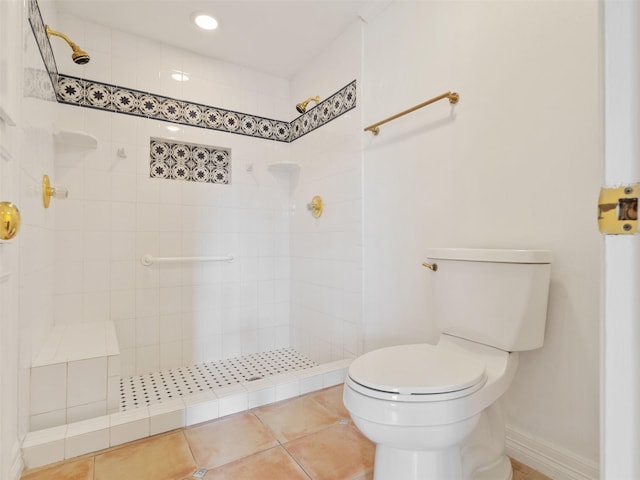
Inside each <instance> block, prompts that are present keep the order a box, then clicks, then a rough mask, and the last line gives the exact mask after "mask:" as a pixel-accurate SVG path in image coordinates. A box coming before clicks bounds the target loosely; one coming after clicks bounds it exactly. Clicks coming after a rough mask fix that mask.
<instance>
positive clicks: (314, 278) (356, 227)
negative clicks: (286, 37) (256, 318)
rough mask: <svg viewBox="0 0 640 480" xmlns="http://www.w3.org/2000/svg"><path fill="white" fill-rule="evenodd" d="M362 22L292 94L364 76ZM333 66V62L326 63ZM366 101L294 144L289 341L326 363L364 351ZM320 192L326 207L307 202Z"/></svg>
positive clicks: (296, 81)
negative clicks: (317, 209)
mask: <svg viewBox="0 0 640 480" xmlns="http://www.w3.org/2000/svg"><path fill="white" fill-rule="evenodd" d="M361 35H362V24H361V23H360V22H356V23H354V24H353V25H352V26H351V27H350V28H349V29H348V30H347V31H345V32H344V33H343V34H342V35H341V36H340V37H338V38H337V39H336V40H335V41H334V42H333V43H332V44H331V45H329V46H328V47H327V49H326V50H325V51H323V52H322V53H321V54H320V55H319V56H317V57H316V58H314V59H313V61H311V62H309V65H308V67H307V68H305V69H304V71H303V72H300V73H299V74H298V75H297V76H296V77H295V78H294V79H293V80H292V82H291V91H292V94H293V97H294V98H304V97H305V96H308V95H311V94H313V95H315V94H316V93H317V92H316V89H317V90H320V91H323V90H325V91H326V90H328V91H331V86H332V85H344V84H346V83H348V82H349V81H350V80H351V79H353V78H355V79H357V80H358V81H357V82H356V84H357V85H361V82H359V79H360V61H361V60H360V59H361ZM328 66H330V67H328ZM360 112H361V106H360V105H358V107H357V108H355V109H354V110H351V111H349V112H347V113H346V114H344V115H342V116H341V117H340V118H338V119H336V120H334V121H332V122H331V123H329V124H327V125H325V126H323V127H322V128H320V129H318V130H317V131H315V132H313V133H312V134H309V135H306V136H304V137H302V138H300V139H298V140H296V141H295V142H294V143H293V144H292V145H291V147H292V160H295V161H296V162H299V164H300V172H299V175H298V176H297V177H296V178H295V181H292V186H291V201H292V205H293V207H294V212H293V215H292V217H291V337H292V338H291V345H292V346H293V347H294V348H295V349H296V350H298V351H300V352H303V353H304V354H305V355H307V356H308V357H309V358H311V359H312V360H314V361H316V362H319V363H324V362H327V361H331V360H339V359H343V358H353V357H355V356H357V355H358V354H360V353H361V338H362V322H363V318H362V221H361V218H362V148H361V138H362V130H361V118H360ZM315 195H320V196H321V197H322V198H323V200H324V205H325V208H324V213H323V214H322V216H321V217H320V218H313V217H312V216H311V215H310V213H309V212H308V211H307V208H306V205H307V203H308V202H310V201H311V199H312V198H313V197H314V196H315Z"/></svg>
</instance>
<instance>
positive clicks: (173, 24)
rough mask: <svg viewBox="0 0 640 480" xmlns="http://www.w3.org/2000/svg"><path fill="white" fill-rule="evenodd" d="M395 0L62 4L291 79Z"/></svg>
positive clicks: (97, 0)
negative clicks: (203, 26) (206, 19)
mask: <svg viewBox="0 0 640 480" xmlns="http://www.w3.org/2000/svg"><path fill="white" fill-rule="evenodd" d="M41 1H54V0H41ZM392 1H393V0H227V1H218V0H209V1H204V0H57V1H56V4H57V5H58V10H59V11H60V12H66V13H71V14H73V15H76V16H78V17H81V18H84V19H86V20H89V21H91V22H95V23H98V24H101V25H105V26H108V27H112V28H114V29H117V30H121V31H125V32H129V33H133V34H136V35H139V36H142V37H146V38H149V39H152V40H155V41H158V42H162V43H166V44H169V45H173V46H176V47H179V48H183V49H186V50H189V51H192V52H195V53H198V54H201V55H205V56H209V57H213V58H217V59H220V60H223V61H226V62H231V63H236V64H240V65H245V66H248V67H251V68H254V69H256V70H259V71H262V72H266V73H270V74H273V75H276V76H279V77H282V78H291V77H292V76H293V75H295V74H296V73H297V72H298V71H299V70H301V69H302V68H304V66H305V64H306V63H307V62H309V61H311V60H312V59H313V58H314V56H315V55H317V54H318V53H319V52H320V51H322V50H323V48H324V47H325V46H326V45H328V44H329V43H331V41H332V40H334V39H335V38H336V37H337V36H338V35H340V33H342V32H343V31H344V30H345V29H346V28H347V27H348V26H349V25H351V24H352V23H353V22H355V21H356V20H357V19H358V18H361V19H362V20H364V21H370V20H371V19H372V18H373V17H375V15H377V14H378V13H380V12H381V11H382V10H383V9H384V8H386V6H388V5H389V4H390V3H391V2H392ZM194 12H204V13H209V14H210V15H212V16H214V17H215V18H216V19H217V20H218V22H219V23H220V27H219V28H218V29H217V30H215V31H211V32H206V31H202V30H200V29H197V28H196V27H195V26H194V25H193V23H192V21H191V15H192V13H194ZM80 46H82V45H80ZM89 53H91V52H89Z"/></svg>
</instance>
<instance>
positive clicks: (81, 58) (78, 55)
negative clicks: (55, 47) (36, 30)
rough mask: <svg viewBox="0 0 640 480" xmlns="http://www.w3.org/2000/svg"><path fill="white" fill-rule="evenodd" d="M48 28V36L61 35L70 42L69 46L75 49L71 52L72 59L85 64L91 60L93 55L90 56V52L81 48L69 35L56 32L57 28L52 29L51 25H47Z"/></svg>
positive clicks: (79, 63)
mask: <svg viewBox="0 0 640 480" xmlns="http://www.w3.org/2000/svg"><path fill="white" fill-rule="evenodd" d="M46 29H47V36H49V37H50V36H52V35H53V36H54V37H60V38H61V39H63V40H64V41H65V42H67V43H68V44H69V46H70V47H71V50H73V52H72V53H71V59H72V60H73V61H74V62H75V63H77V64H78V65H84V64H85V63H89V60H91V57H90V56H89V54H88V53H87V52H85V51H84V50H82V49H80V47H78V45H76V44H75V43H73V42H72V41H71V39H70V38H69V37H67V36H66V35H65V34H64V33H60V32H56V31H55V30H52V29H50V28H49V25H47V26H46Z"/></svg>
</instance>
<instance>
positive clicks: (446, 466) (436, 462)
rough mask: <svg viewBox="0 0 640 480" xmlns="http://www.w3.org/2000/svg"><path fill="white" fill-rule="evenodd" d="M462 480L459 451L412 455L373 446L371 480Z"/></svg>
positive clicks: (418, 452)
mask: <svg viewBox="0 0 640 480" xmlns="http://www.w3.org/2000/svg"><path fill="white" fill-rule="evenodd" d="M445 478H446V479H447V480H464V479H463V477H462V461H461V458H460V448H459V447H457V446H456V447H452V448H449V449H445V450H432V451H412V450H402V449H399V448H392V447H388V446H385V445H380V444H378V445H376V459H375V467H374V469H373V480H442V479H445Z"/></svg>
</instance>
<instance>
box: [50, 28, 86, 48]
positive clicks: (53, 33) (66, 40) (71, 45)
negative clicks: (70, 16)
mask: <svg viewBox="0 0 640 480" xmlns="http://www.w3.org/2000/svg"><path fill="white" fill-rule="evenodd" d="M45 28H46V29H47V36H48V37H51V36H54V37H60V38H61V39H63V40H64V41H65V42H67V43H68V44H69V46H70V47H71V50H73V51H77V50H82V49H81V48H80V47H79V46H78V45H77V44H76V43H75V42H74V41H73V40H71V39H70V38H69V37H67V36H66V35H65V34H64V33H62V32H57V31H56V30H53V29H51V28H50V27H49V25H46V27H45Z"/></svg>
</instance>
